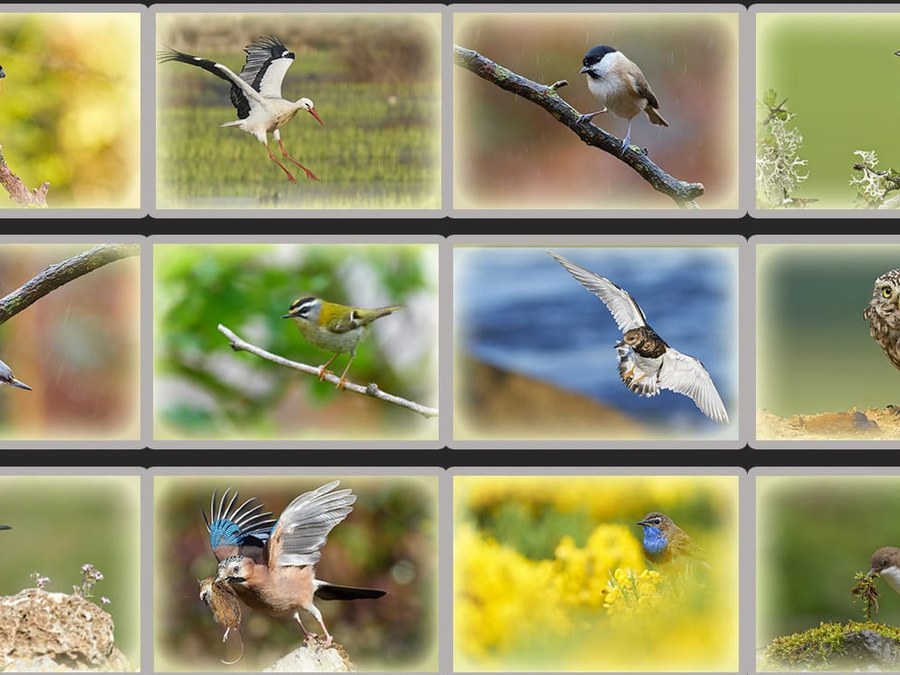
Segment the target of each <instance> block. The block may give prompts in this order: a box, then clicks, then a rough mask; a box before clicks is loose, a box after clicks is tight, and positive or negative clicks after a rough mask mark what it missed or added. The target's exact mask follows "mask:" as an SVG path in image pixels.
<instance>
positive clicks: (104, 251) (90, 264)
mask: <svg viewBox="0 0 900 675" xmlns="http://www.w3.org/2000/svg"><path fill="white" fill-rule="evenodd" d="M140 250H141V249H140V246H139V245H138V244H101V245H99V246H95V247H94V248H92V249H89V250H87V251H84V252H83V253H79V254H78V255H76V256H72V257H71V258H68V259H67V260H63V261H62V262H60V263H56V264H55V265H50V267H48V268H47V269H45V270H44V271H43V272H41V273H40V274H38V275H37V276H35V277H33V278H32V279H30V280H28V281H26V282H25V283H24V284H22V285H21V286H20V287H19V288H17V289H16V290H14V291H13V292H12V293H10V294H9V295H7V296H6V297H5V298H2V299H0V324H3V323H5V322H7V321H8V320H9V319H11V318H12V317H14V316H15V315H16V314H18V313H19V312H21V311H22V310H23V309H26V308H28V307H30V306H31V305H32V304H33V303H35V302H37V301H38V300H40V299H41V298H43V297H44V296H45V295H47V294H48V293H50V292H51V291H55V290H56V289H57V288H59V287H60V286H63V285H65V284H67V283H69V282H70V281H74V280H75V279H77V278H78V277H81V276H84V275H85V274H88V273H89V272H93V271H94V270H96V269H98V268H100V267H103V266H104V265H108V264H109V263H111V262H115V261H116V260H120V259H121V258H128V257H130V256H135V255H137V254H138V253H140Z"/></svg>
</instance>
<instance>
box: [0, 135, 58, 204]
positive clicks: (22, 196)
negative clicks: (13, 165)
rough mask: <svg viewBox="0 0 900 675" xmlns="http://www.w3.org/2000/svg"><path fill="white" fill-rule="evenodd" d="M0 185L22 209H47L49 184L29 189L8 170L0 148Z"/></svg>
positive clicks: (45, 183)
mask: <svg viewBox="0 0 900 675" xmlns="http://www.w3.org/2000/svg"><path fill="white" fill-rule="evenodd" d="M0 185H2V186H3V188H4V189H5V190H6V191H7V192H8V193H9V198H10V199H11V200H12V201H14V202H15V203H16V204H18V205H19V206H21V207H22V208H32V209H34V208H41V209H46V208H48V206H47V192H48V191H49V190H50V183H48V182H47V181H44V182H43V183H42V184H41V186H40V187H36V188H33V189H29V188H28V187H27V186H26V185H25V183H23V182H22V179H21V178H19V177H18V176H17V175H16V174H15V173H13V171H12V169H10V168H9V165H8V164H7V163H6V159H5V158H4V157H3V152H2V146H0Z"/></svg>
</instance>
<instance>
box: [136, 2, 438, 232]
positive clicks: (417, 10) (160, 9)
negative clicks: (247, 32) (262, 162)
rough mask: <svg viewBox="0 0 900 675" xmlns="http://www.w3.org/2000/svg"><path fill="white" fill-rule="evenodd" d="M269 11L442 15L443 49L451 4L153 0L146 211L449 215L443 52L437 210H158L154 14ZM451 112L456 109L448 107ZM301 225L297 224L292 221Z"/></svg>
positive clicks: (162, 215) (165, 215)
mask: <svg viewBox="0 0 900 675" xmlns="http://www.w3.org/2000/svg"><path fill="white" fill-rule="evenodd" d="M188 13H191V14H229V13H233V14H269V13H285V14H314V13H322V14H356V13H363V14H386V13H401V14H438V15H440V17H441V21H440V37H439V39H438V45H439V48H440V49H443V46H444V44H445V43H446V40H447V36H448V33H449V31H448V28H447V25H448V21H447V16H448V15H449V8H448V7H447V6H446V5H436V4H425V3H422V4H409V5H404V4H383V5H382V4H379V5H367V4H343V3H342V4H333V5H330V4H323V3H316V4H306V3H302V4H259V5H255V4H254V5H237V4H225V5H218V4H214V5H204V4H189V3H188V4H171V5H169V4H155V5H151V6H150V8H149V10H148V17H149V18H148V19H147V22H146V33H147V35H148V37H147V39H146V40H145V45H144V47H143V49H144V52H143V57H144V58H143V63H144V66H145V68H146V70H147V73H148V74H147V87H146V88H145V89H144V96H143V98H142V105H143V107H142V117H143V116H146V118H147V119H150V120H153V123H152V124H149V125H147V128H146V129H145V130H144V131H145V132H146V136H147V139H146V140H147V142H148V145H147V148H148V152H147V155H148V156H149V159H150V162H151V168H150V169H149V172H148V173H147V175H148V176H149V177H150V179H151V180H150V184H149V186H146V187H147V190H148V202H147V203H148V213H149V214H150V215H151V216H152V217H153V218H159V219H161V220H166V219H171V218H226V219H233V218H247V219H249V218H260V217H264V218H266V219H267V220H268V219H272V220H278V219H285V218H297V219H303V220H304V221H308V220H310V219H315V218H353V219H357V218H374V219H382V218H403V219H406V218H429V219H435V220H436V219H438V218H442V217H444V216H448V215H450V214H449V201H448V198H447V187H446V175H447V171H448V170H449V169H448V168H447V167H448V162H449V161H452V158H451V157H450V152H449V151H450V139H449V137H448V135H447V133H446V120H447V118H448V117H450V118H451V119H452V114H451V115H449V116H448V114H447V112H446V107H445V104H446V96H447V92H448V87H447V84H446V79H447V77H446V76H447V71H446V65H445V59H444V58H443V55H442V56H441V57H440V58H439V59H438V65H439V69H440V73H439V75H438V77H439V78H440V92H441V93H440V96H441V101H440V104H441V105H440V108H439V109H440V111H441V122H440V124H439V125H438V128H439V129H440V132H439V133H440V135H441V138H440V148H441V161H440V162H439V169H440V174H441V175H440V178H439V186H438V193H439V194H440V198H441V205H440V207H439V208H437V209H232V208H220V209H210V208H197V209H183V208H159V207H158V205H157V203H156V182H157V181H156V150H155V149H156V57H155V53H156V17H157V15H158V14H188ZM450 110H452V108H451V109H450ZM294 225H295V226H298V229H299V227H302V226H299V224H294Z"/></svg>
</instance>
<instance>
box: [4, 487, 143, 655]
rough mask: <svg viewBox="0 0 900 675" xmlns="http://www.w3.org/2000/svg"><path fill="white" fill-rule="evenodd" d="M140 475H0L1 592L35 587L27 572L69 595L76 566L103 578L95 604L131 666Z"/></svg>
mask: <svg viewBox="0 0 900 675" xmlns="http://www.w3.org/2000/svg"><path fill="white" fill-rule="evenodd" d="M139 503H140V477H138V476H3V477H0V523H2V524H3V525H9V526H10V527H12V528H13V529H12V530H9V531H4V532H0V537H2V539H0V545H2V547H3V554H2V556H0V595H14V594H16V593H18V592H19V591H21V590H22V589H25V588H34V586H35V583H34V582H33V581H32V580H31V574H32V573H35V572H38V573H40V574H41V575H43V576H46V577H49V578H50V581H49V582H48V583H47V585H46V586H45V590H47V591H50V592H57V593H71V592H72V586H73V585H76V584H80V583H81V566H82V565H84V564H85V563H90V564H92V565H94V567H96V568H97V569H98V570H100V571H101V572H102V573H103V576H104V579H103V580H102V581H100V582H98V583H97V585H96V586H95V587H94V589H93V595H94V598H93V601H94V602H96V603H97V604H100V597H101V596H105V597H107V598H109V599H110V600H111V602H110V604H108V605H106V606H105V607H104V609H105V610H106V611H107V612H109V614H110V615H111V616H112V618H113V621H114V622H115V627H116V628H115V640H116V646H118V647H119V649H121V650H122V652H124V654H125V655H126V656H127V657H128V661H129V663H130V664H131V666H132V668H134V669H138V668H139V667H140V665H141V663H140V656H141V654H140V597H141V571H140V541H141V538H140V516H139Z"/></svg>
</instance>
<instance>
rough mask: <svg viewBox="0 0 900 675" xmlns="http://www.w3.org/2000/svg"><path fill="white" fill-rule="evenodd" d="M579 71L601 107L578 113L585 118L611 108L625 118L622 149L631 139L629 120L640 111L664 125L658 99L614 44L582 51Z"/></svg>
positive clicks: (658, 123)
mask: <svg viewBox="0 0 900 675" xmlns="http://www.w3.org/2000/svg"><path fill="white" fill-rule="evenodd" d="M582 66H583V67H582V69H581V72H582V73H584V74H585V75H587V84H588V89H590V90H591V93H592V94H593V95H594V96H596V97H597V100H599V101H600V103H601V105H603V106H604V108H603V110H598V111H597V112H593V113H587V114H586V115H582V116H581V121H582V122H586V121H588V120H590V119H592V118H593V117H594V116H595V115H599V114H601V113H605V112H611V113H612V114H613V115H615V116H616V117H621V118H622V119H626V120H628V131H627V132H625V140H623V141H622V153H623V154H624V152H625V150H626V149H627V148H628V146H629V144H630V143H631V122H632V120H633V119H634V118H635V117H636V116H637V115H639V114H640V113H641V112H644V113H646V114H647V117H648V119H649V120H650V122H651V123H652V124H657V125H659V126H663V127H667V126H669V123H668V122H666V120H665V119H663V116H662V115H660V114H659V100H658V99H657V98H656V94H654V93H653V90H652V89H651V88H650V84H649V83H648V82H647V78H646V77H644V73H642V72H641V69H640V68H638V66H637V64H636V63H635V62H634V61H632V60H631V59H629V58H628V57H627V56H625V55H624V54H623V53H622V52H620V51H619V50H618V49H616V48H615V47H610V46H609V45H597V46H596V47H593V48H592V49H590V50H589V51H588V53H587V54H585V55H584V59H583V60H582Z"/></svg>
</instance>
